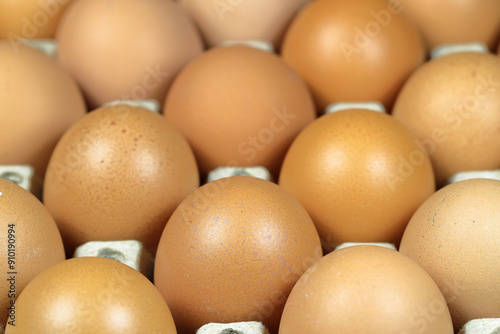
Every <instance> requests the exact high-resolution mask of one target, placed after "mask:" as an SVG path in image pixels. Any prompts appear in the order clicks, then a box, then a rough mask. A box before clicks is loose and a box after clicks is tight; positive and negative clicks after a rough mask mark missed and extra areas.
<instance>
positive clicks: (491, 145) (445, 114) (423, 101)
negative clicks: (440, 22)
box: [392, 52, 500, 186]
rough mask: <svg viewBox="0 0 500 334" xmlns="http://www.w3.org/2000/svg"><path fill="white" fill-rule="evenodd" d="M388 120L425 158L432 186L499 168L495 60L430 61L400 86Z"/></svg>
mask: <svg viewBox="0 0 500 334" xmlns="http://www.w3.org/2000/svg"><path fill="white" fill-rule="evenodd" d="M392 114H393V116H394V117H395V118H396V119H397V120H398V121H400V122H401V123H403V124H404V125H405V126H406V127H407V128H408V129H409V130H410V131H411V132H412V133H413V135H415V136H416V137H417V138H418V139H419V141H420V142H421V145H422V146H423V147H424V148H425V150H426V151H427V153H428V154H429V155H430V157H431V161H432V164H433V167H434V172H435V175H436V180H437V183H438V185H439V186H442V185H443V184H444V183H445V181H446V179H447V178H449V177H450V176H452V175H453V174H455V173H457V172H460V171H467V170H486V169H496V168H499V167H500V156H499V155H498V154H497V152H498V151H499V150H500V132H499V131H498V125H497V124H499V122H500V59H499V57H497V56H495V55H493V54H489V53H477V52H462V53H455V54H450V55H446V56H443V57H441V58H436V59H433V60H431V61H429V62H427V63H426V64H424V65H422V66H421V67H420V68H419V69H418V70H416V71H415V73H413V74H412V76H411V77H410V78H409V79H408V81H407V82H406V83H405V85H404V87H403V89H402V90H401V92H400V94H399V95H398V98H397V100H396V103H395V105H394V109H393V111H392Z"/></svg>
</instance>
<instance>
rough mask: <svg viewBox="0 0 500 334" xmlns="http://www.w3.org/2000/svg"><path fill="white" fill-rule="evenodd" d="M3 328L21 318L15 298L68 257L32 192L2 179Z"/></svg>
mask: <svg viewBox="0 0 500 334" xmlns="http://www.w3.org/2000/svg"><path fill="white" fill-rule="evenodd" d="M0 228H1V232H0V245H1V247H0V270H1V271H0V331H1V329H2V326H3V325H5V324H6V322H9V321H15V320H16V318H17V311H18V309H17V304H14V302H15V300H16V299H17V297H18V296H19V294H20V293H21V292H22V291H23V289H24V288H25V287H26V286H27V285H28V283H29V282H30V281H31V280H32V279H33V278H35V276H37V275H38V274H39V273H41V272H42V271H44V270H45V269H47V268H49V267H51V266H53V265H55V264H57V263H59V262H61V261H64V260H65V256H64V246H63V242H62V239H61V234H60V233H59V231H58V229H57V226H56V223H55V222H54V219H53V218H52V217H51V215H50V214H49V212H48V211H47V209H46V208H45V206H43V204H42V203H41V202H40V201H39V200H38V199H37V198H36V197H35V196H33V195H32V194H31V193H30V192H28V191H27V190H24V189H23V188H21V187H20V186H18V185H17V184H15V183H13V182H10V181H7V180H5V179H2V178H0Z"/></svg>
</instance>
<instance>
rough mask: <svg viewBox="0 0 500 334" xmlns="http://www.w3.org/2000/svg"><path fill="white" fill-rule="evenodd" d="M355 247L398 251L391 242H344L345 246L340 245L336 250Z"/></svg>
mask: <svg viewBox="0 0 500 334" xmlns="http://www.w3.org/2000/svg"><path fill="white" fill-rule="evenodd" d="M353 246H379V247H385V248H389V249H392V250H397V249H396V246H394V244H391V243H389V242H344V243H343V244H340V245H338V246H337V247H335V249H334V250H336V251H337V250H340V249H343V248H348V247H353Z"/></svg>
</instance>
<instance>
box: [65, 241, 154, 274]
mask: <svg viewBox="0 0 500 334" xmlns="http://www.w3.org/2000/svg"><path fill="white" fill-rule="evenodd" d="M73 257H105V258H108V259H113V260H117V261H119V262H121V263H123V264H126V265H128V266H129V267H132V268H134V269H135V270H137V271H139V272H141V273H142V274H143V275H144V276H146V277H147V278H148V279H149V280H152V279H153V268H154V258H153V256H152V255H151V254H150V253H149V252H148V251H147V250H146V249H145V248H144V246H143V244H142V242H140V241H137V240H118V241H89V242H87V243H85V244H83V245H81V246H79V247H78V248H77V249H76V250H75V253H74V255H73Z"/></svg>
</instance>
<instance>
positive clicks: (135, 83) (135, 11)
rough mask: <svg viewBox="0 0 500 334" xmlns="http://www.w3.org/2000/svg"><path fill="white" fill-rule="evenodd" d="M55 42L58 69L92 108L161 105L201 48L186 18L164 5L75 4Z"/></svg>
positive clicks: (120, 0)
mask: <svg viewBox="0 0 500 334" xmlns="http://www.w3.org/2000/svg"><path fill="white" fill-rule="evenodd" d="M56 38H57V41H58V43H59V55H58V57H59V60H60V62H61V64H63V65H64V67H66V68H67V69H68V70H69V72H70V73H71V74H72V75H73V76H74V77H75V78H76V80H77V81H78V83H79V84H80V86H81V87H82V89H83V91H84V93H85V95H86V97H87V100H88V102H89V104H90V106H91V107H92V108H95V107H98V106H99V105H101V104H103V103H105V102H110V101H113V100H117V99H122V100H123V99H125V100H130V99H156V100H158V102H163V100H164V99H165V95H166V93H167V90H168V88H169V86H170V84H171V82H172V80H173V78H174V77H175V75H176V74H177V72H178V71H179V69H180V68H181V67H182V66H184V64H186V63H187V62H188V61H189V60H190V59H192V58H194V57H196V56H198V55H199V54H200V53H201V52H202V49H203V46H202V42H201V38H200V36H199V34H198V32H197V31H196V27H195V26H194V24H193V23H192V22H191V20H190V19H189V17H188V16H187V15H186V14H185V13H184V11H183V10H182V9H181V8H179V5H178V4H177V3H175V2H173V1H165V0H109V1H101V0H86V1H76V2H75V3H73V4H72V5H71V6H70V7H69V8H68V10H67V12H66V13H65V15H64V16H63V18H62V20H61V24H60V26H59V28H58V31H57V35H56Z"/></svg>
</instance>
